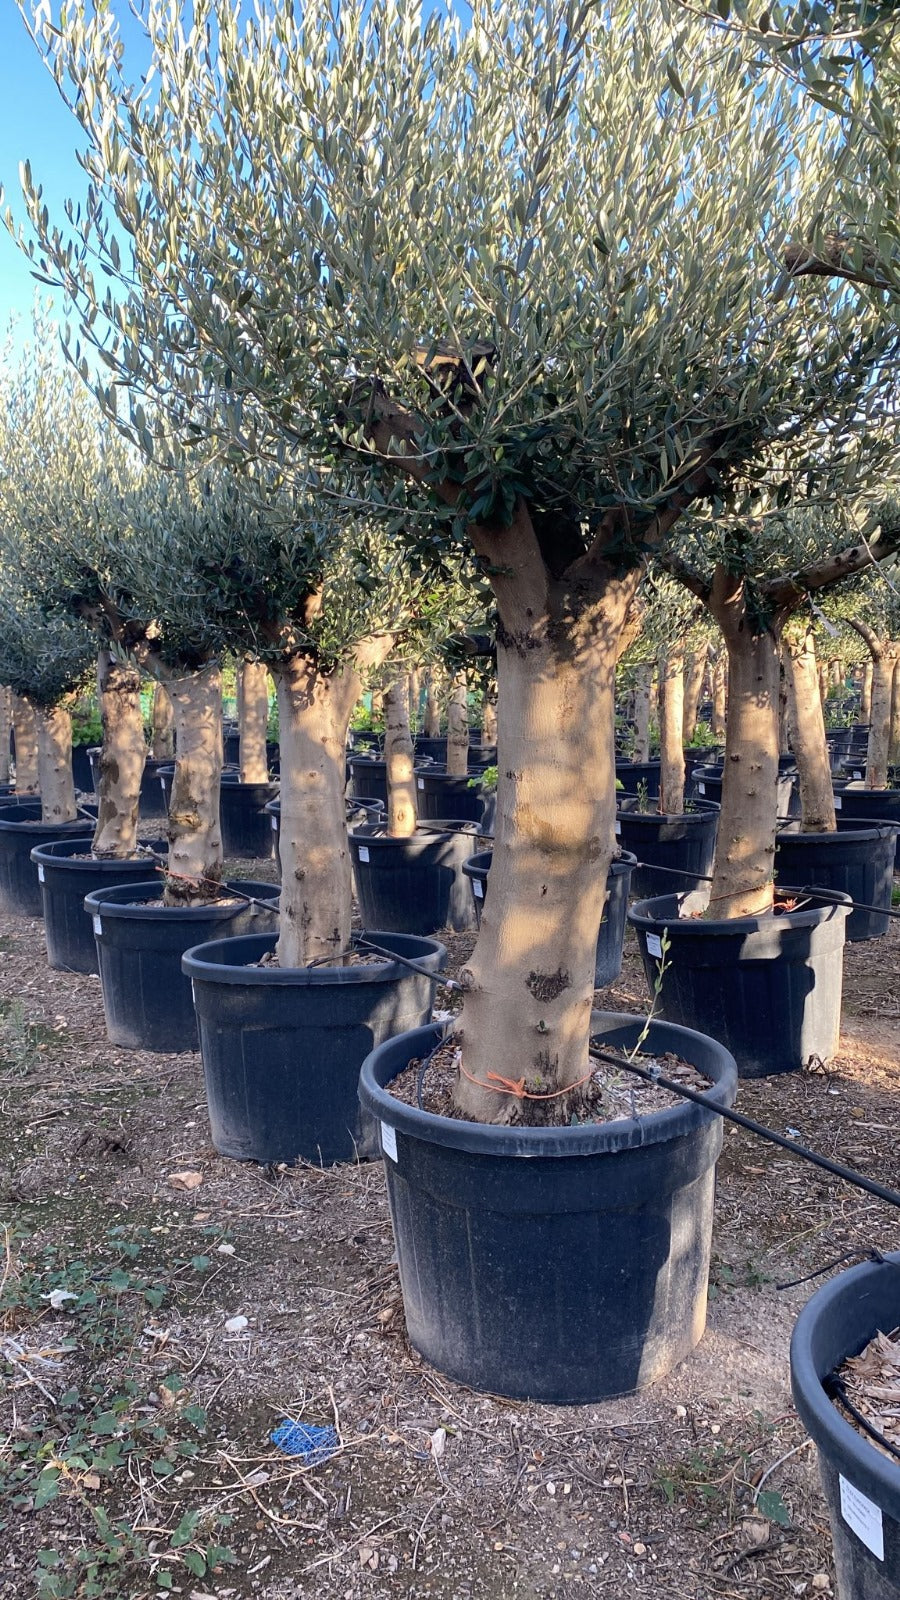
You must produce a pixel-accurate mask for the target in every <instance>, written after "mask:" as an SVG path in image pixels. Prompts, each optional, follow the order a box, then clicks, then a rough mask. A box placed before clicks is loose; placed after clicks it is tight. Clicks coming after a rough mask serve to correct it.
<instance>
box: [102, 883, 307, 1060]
mask: <svg viewBox="0 0 900 1600" xmlns="http://www.w3.org/2000/svg"><path fill="white" fill-rule="evenodd" d="M229 889H233V890H234V891H236V893H237V894H242V895H253V896H256V897H258V898H259V899H260V900H264V901H265V900H277V898H278V893H279V891H278V886H277V884H272V883H254V882H244V881H243V880H234V881H233V882H226V883H225V884H223V891H224V892H226V893H227V891H228V890H229ZM162 893H163V885H162V883H147V882H143V883H135V884H126V885H122V886H120V887H119V888H116V889H97V890H95V891H94V892H93V894H89V895H87V896H86V898H85V902H84V905H85V910H86V911H87V912H89V913H90V916H91V918H92V926H93V931H94V935H95V938H96V941H97V956H98V961H99V967H100V982H101V986H102V989H103V1010H104V1012H105V1014H106V1031H107V1033H108V1034H109V1037H110V1039H111V1040H112V1042H113V1044H118V1045H122V1046H124V1047H125V1048H126V1049H129V1050H173V1051H180V1050H196V1049H197V1048H198V1046H199V1037H198V1034H197V1024H196V1020H195V1017H194V1002H193V999H192V996H191V985H190V980H189V979H188V978H186V977H184V975H183V973H182V970H181V958H182V956H183V955H184V952H185V951H186V950H189V949H190V948H191V947H192V946H193V945H195V944H207V943H209V941H210V940H212V939H216V938H228V937H229V936H231V935H235V934H245V933H251V932H253V933H256V932H262V933H269V932H272V931H273V930H275V929H276V928H277V912H276V911H274V910H273V911H266V910H264V909H263V907H261V906H259V905H251V904H248V903H247V902H246V901H238V903H237V904H235V903H233V902H232V903H226V904H223V905H216V904H215V903H212V904H206V905H192V906H162V905H160V901H161V900H162Z"/></svg>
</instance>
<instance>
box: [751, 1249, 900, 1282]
mask: <svg viewBox="0 0 900 1600" xmlns="http://www.w3.org/2000/svg"><path fill="white" fill-rule="evenodd" d="M845 1261H877V1262H878V1264H879V1265H880V1266H895V1265H896V1263H895V1262H889V1261H888V1258H887V1256H885V1255H882V1253H881V1251H880V1250H878V1249H876V1248H874V1247H873V1248H872V1249H871V1250H845V1251H844V1252H843V1254H842V1255H839V1256H835V1258H834V1260H833V1261H826V1262H825V1265H824V1266H822V1267H816V1270H815V1272H805V1273H804V1274H803V1277H802V1278H789V1279H788V1282H787V1283H776V1285H775V1287H776V1289H778V1290H779V1291H780V1290H782V1289H799V1287H800V1285H801V1284H802V1283H812V1281H813V1278H821V1277H822V1276H823V1275H824V1274H825V1273H826V1272H833V1271H834V1269H835V1267H841V1266H843V1264H844V1262H845Z"/></svg>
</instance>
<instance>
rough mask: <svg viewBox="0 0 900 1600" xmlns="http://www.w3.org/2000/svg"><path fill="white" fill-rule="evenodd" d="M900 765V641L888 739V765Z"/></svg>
mask: <svg viewBox="0 0 900 1600" xmlns="http://www.w3.org/2000/svg"><path fill="white" fill-rule="evenodd" d="M898 765H900V642H898V646H897V654H896V657H895V660H894V679H893V687H892V689H891V731H890V737H889V739H888V766H890V767H896V766H898Z"/></svg>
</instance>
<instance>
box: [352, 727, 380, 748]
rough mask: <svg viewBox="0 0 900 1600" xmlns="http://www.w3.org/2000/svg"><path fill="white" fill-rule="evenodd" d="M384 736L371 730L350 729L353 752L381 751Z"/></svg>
mask: <svg viewBox="0 0 900 1600" xmlns="http://www.w3.org/2000/svg"><path fill="white" fill-rule="evenodd" d="M381 740H382V735H381V734H380V733H373V732H372V730H371V729H370V728H351V729H350V748H351V750H380V749H381Z"/></svg>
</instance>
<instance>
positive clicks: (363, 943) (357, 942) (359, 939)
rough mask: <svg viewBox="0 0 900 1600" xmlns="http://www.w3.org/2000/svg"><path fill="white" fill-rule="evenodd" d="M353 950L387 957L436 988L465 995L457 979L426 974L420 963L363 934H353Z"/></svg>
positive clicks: (437, 973)
mask: <svg viewBox="0 0 900 1600" xmlns="http://www.w3.org/2000/svg"><path fill="white" fill-rule="evenodd" d="M353 949H354V950H371V951H372V952H373V953H374V954H375V955H376V956H386V957H387V959H388V961H399V963H400V965H401V967H409V969H410V971H411V972H417V973H418V974H419V977H420V978H427V979H428V981H429V983H433V984H434V985H435V987H436V988H440V987H441V986H442V985H443V987H444V988H445V989H452V990H458V991H459V993H460V994H464V993H465V988H464V985H463V984H461V983H457V981H456V979H455V978H445V977H444V974H443V973H442V972H426V971H425V969H424V967H420V966H419V964H418V962H416V961H410V959H409V957H408V956H398V955H397V953H396V951H394V950H385V948H384V946H383V945H380V944H373V943H372V941H371V939H366V938H364V937H363V935H362V934H361V933H355V934H353Z"/></svg>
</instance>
